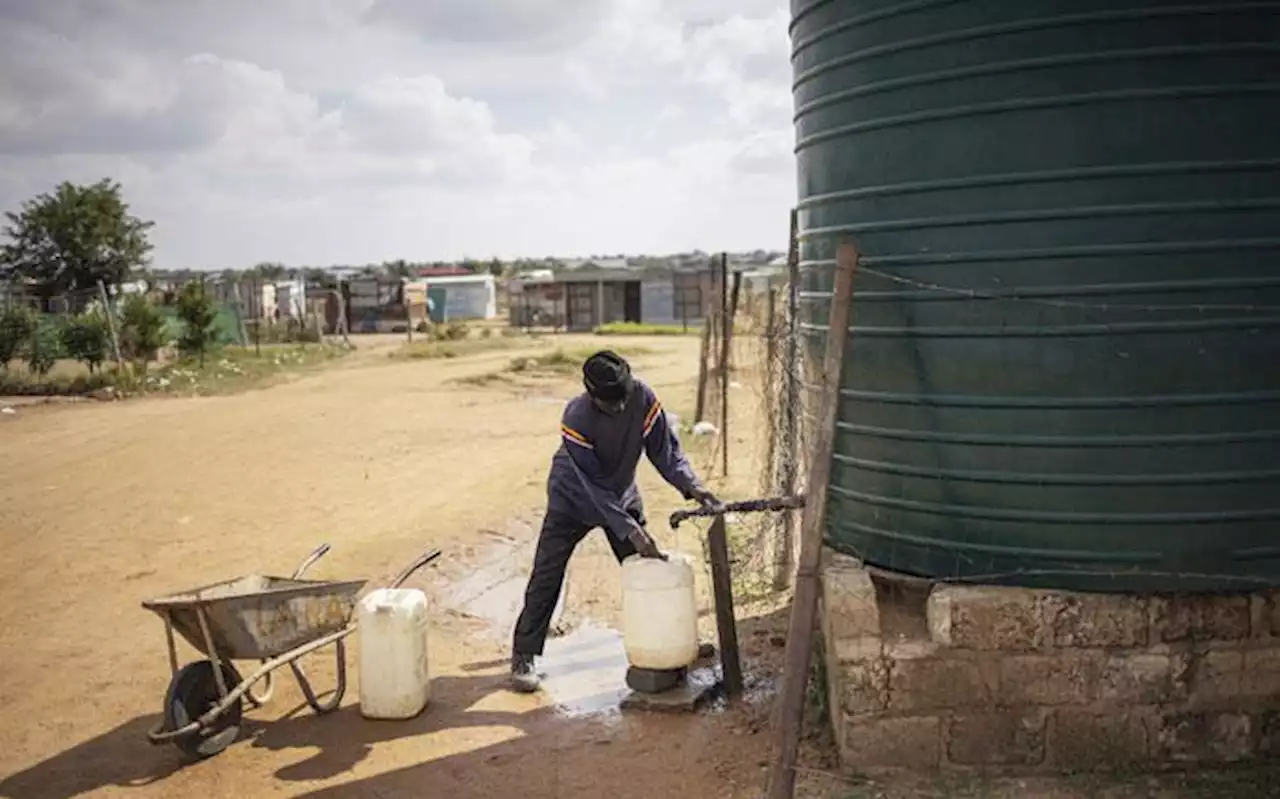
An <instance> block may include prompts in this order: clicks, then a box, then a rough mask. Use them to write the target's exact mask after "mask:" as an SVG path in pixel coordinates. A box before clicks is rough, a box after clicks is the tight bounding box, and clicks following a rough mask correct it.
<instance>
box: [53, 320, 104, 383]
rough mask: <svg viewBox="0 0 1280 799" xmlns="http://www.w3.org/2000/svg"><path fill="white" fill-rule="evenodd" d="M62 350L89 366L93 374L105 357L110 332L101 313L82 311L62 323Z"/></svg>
mask: <svg viewBox="0 0 1280 799" xmlns="http://www.w3.org/2000/svg"><path fill="white" fill-rule="evenodd" d="M61 334H62V351H63V352H64V353H66V355H67V357H68V358H74V359H76V360H77V361H80V362H81V363H83V364H84V365H85V366H88V367H89V374H93V373H94V372H96V371H97V370H98V367H100V366H101V365H102V362H103V361H104V360H106V357H107V346H108V344H109V343H110V333H109V332H108V330H107V320H106V319H105V318H103V316H102V315H101V314H97V313H92V312H90V313H83V314H80V315H78V316H72V317H70V318H68V319H67V320H66V321H64V322H63V323H62V330H61Z"/></svg>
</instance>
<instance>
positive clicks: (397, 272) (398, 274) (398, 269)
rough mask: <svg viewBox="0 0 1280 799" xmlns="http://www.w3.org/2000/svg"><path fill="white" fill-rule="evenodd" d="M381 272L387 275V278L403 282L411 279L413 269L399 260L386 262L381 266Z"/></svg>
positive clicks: (404, 261) (402, 260) (403, 260)
mask: <svg viewBox="0 0 1280 799" xmlns="http://www.w3.org/2000/svg"><path fill="white" fill-rule="evenodd" d="M382 271H384V272H386V273H387V277H390V278H397V279H400V280H403V279H405V278H411V277H413V267H412V266H410V265H409V262H408V261H406V260H405V259H403V258H401V259H399V260H397V261H386V262H384V263H383V264H382Z"/></svg>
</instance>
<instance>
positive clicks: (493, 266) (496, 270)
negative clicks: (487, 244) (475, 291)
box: [489, 258, 502, 277]
mask: <svg viewBox="0 0 1280 799" xmlns="http://www.w3.org/2000/svg"><path fill="white" fill-rule="evenodd" d="M489 274H491V275H493V276H494V277H502V261H501V260H499V259H498V258H494V259H493V260H492V261H490V262H489Z"/></svg>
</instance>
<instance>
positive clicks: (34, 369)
mask: <svg viewBox="0 0 1280 799" xmlns="http://www.w3.org/2000/svg"><path fill="white" fill-rule="evenodd" d="M61 344H62V342H61V341H60V340H59V336H58V328H57V326H56V325H53V324H48V323H44V322H43V321H42V320H37V322H36V326H35V328H34V329H32V331H31V336H30V337H28V338H27V346H26V348H25V350H24V351H23V358H24V359H25V360H26V362H27V368H28V369H29V370H31V373H32V374H35V375H39V376H40V377H44V376H45V375H47V374H49V370H50V369H52V368H53V365H54V364H56V363H57V362H58V358H59V357H61V356H62V346H61Z"/></svg>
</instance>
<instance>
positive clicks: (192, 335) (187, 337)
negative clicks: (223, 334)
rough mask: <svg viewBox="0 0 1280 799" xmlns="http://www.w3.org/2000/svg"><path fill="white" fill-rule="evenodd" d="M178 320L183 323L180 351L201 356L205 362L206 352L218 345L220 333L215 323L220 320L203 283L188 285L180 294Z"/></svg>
mask: <svg viewBox="0 0 1280 799" xmlns="http://www.w3.org/2000/svg"><path fill="white" fill-rule="evenodd" d="M177 304H178V318H179V319H181V320H182V322H183V325H184V327H183V331H182V334H181V335H180V336H179V337H178V349H180V350H182V352H184V353H186V354H188V355H194V354H197V353H198V354H199V355H200V361H201V363H203V362H204V354H205V352H206V351H207V350H208V349H209V348H210V347H212V346H214V345H215V344H217V339H218V331H217V330H215V329H214V327H213V323H214V321H215V320H216V319H217V318H218V309H217V308H216V307H215V306H214V303H213V300H212V299H211V298H210V297H209V296H208V295H207V294H205V291H204V284H203V283H188V284H186V285H185V286H183V287H182V291H181V292H179V293H178V303H177Z"/></svg>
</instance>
